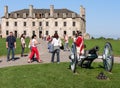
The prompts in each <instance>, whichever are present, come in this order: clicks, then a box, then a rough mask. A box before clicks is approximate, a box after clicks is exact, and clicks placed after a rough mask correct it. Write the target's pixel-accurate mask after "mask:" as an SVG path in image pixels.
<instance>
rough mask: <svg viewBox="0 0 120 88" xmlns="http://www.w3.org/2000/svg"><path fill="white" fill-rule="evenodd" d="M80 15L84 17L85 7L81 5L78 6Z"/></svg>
mask: <svg viewBox="0 0 120 88" xmlns="http://www.w3.org/2000/svg"><path fill="white" fill-rule="evenodd" d="M80 17H82V18H84V19H85V8H83V6H80Z"/></svg>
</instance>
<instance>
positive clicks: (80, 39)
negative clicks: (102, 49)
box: [75, 36, 84, 52]
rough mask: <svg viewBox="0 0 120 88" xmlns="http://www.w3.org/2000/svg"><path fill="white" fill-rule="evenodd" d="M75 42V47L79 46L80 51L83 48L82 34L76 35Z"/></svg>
mask: <svg viewBox="0 0 120 88" xmlns="http://www.w3.org/2000/svg"><path fill="white" fill-rule="evenodd" d="M75 44H76V46H77V47H80V52H81V51H82V50H83V49H84V39H83V37H82V36H78V37H77V39H76V41H75Z"/></svg>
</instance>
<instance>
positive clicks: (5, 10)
mask: <svg viewBox="0 0 120 88" xmlns="http://www.w3.org/2000/svg"><path fill="white" fill-rule="evenodd" d="M4 15H5V18H8V6H5V7H4Z"/></svg>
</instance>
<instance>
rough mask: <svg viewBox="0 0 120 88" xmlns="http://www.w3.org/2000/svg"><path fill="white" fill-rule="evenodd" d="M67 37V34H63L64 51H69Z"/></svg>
mask: <svg viewBox="0 0 120 88" xmlns="http://www.w3.org/2000/svg"><path fill="white" fill-rule="evenodd" d="M68 45H69V38H68V36H67V34H66V33H65V34H64V51H69V50H70V49H69V46H68Z"/></svg>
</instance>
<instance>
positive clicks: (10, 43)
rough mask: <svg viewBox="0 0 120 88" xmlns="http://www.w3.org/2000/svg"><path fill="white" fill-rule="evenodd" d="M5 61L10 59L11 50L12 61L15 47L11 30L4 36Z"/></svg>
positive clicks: (14, 39)
mask: <svg viewBox="0 0 120 88" xmlns="http://www.w3.org/2000/svg"><path fill="white" fill-rule="evenodd" d="M6 48H7V50H8V52H7V61H10V51H11V50H12V60H13V61H14V60H15V58H14V49H15V48H16V38H15V37H14V36H13V32H10V35H9V36H8V37H7V38H6Z"/></svg>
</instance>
